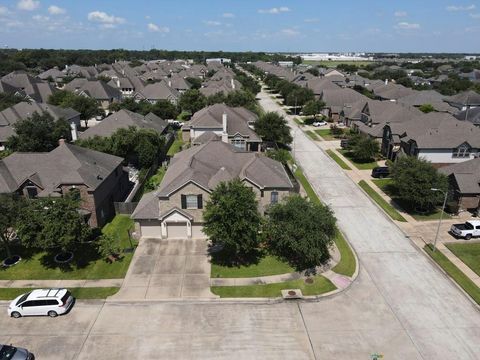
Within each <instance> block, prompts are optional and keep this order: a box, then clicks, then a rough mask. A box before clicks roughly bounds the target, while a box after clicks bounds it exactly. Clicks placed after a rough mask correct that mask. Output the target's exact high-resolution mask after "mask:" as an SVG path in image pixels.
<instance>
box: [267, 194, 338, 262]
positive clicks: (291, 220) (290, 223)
mask: <svg viewBox="0 0 480 360" xmlns="http://www.w3.org/2000/svg"><path fill="white" fill-rule="evenodd" d="M335 222H336V220H335V217H334V216H333V213H332V211H331V210H330V208H328V206H325V205H322V204H317V203H313V202H311V201H308V200H307V199H305V198H302V197H301V196H299V195H292V196H289V197H288V198H286V199H285V200H284V201H283V202H281V203H278V204H275V205H273V206H272V207H270V209H269V211H268V218H267V222H266V224H265V227H264V231H263V233H264V236H265V238H266V239H267V243H268V246H269V248H270V249H272V251H273V252H274V253H275V254H277V255H278V256H280V257H282V258H285V259H287V260H288V261H289V262H290V263H291V264H292V265H294V266H295V267H297V268H298V269H299V270H304V269H308V268H312V267H315V266H317V265H321V264H323V263H324V262H325V261H327V260H328V259H330V253H329V248H330V246H331V245H332V243H333V241H334V238H335V231H336V227H335Z"/></svg>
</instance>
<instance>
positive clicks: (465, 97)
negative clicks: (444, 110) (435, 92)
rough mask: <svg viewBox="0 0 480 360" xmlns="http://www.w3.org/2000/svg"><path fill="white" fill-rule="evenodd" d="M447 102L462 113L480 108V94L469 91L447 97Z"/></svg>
mask: <svg viewBox="0 0 480 360" xmlns="http://www.w3.org/2000/svg"><path fill="white" fill-rule="evenodd" d="M445 101H446V102H447V103H448V104H450V106H453V107H455V108H457V109H459V110H460V111H464V110H467V109H472V108H476V107H479V106H480V94H479V93H477V92H475V91H472V90H468V91H464V92H461V93H459V94H457V95H453V96H450V97H447V98H446V99H445Z"/></svg>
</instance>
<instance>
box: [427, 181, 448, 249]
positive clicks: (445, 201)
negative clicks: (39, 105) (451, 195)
mask: <svg viewBox="0 0 480 360" xmlns="http://www.w3.org/2000/svg"><path fill="white" fill-rule="evenodd" d="M430 190H431V191H440V192H441V193H442V194H445V198H444V199H443V206H442V212H441V213H440V219H439V220H438V226H437V234H436V235H435V241H434V242H433V250H432V252H435V250H436V249H437V240H438V234H439V233H440V225H442V219H443V209H445V204H446V203H447V196H448V191H443V190H442V189H437V188H431V189H430Z"/></svg>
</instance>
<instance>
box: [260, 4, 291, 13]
mask: <svg viewBox="0 0 480 360" xmlns="http://www.w3.org/2000/svg"><path fill="white" fill-rule="evenodd" d="M289 11H290V8H288V7H286V6H280V7H274V8H271V9H260V10H258V12H259V13H260V14H280V13H284V12H289Z"/></svg>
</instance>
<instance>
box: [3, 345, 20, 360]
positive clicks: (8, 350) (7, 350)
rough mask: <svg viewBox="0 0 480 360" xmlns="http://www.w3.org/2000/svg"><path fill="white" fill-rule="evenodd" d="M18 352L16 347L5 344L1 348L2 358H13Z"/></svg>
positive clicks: (6, 359)
mask: <svg viewBox="0 0 480 360" xmlns="http://www.w3.org/2000/svg"><path fill="white" fill-rule="evenodd" d="M16 352H17V349H16V348H14V347H12V346H8V345H3V346H2V347H1V348H0V360H9V359H13V356H14V355H15V353H16Z"/></svg>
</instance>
